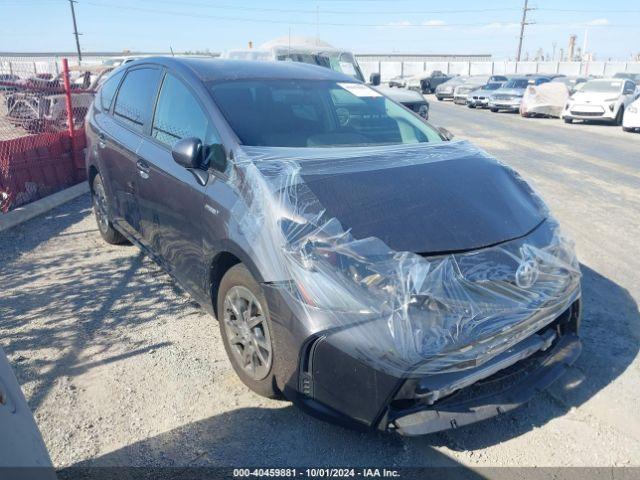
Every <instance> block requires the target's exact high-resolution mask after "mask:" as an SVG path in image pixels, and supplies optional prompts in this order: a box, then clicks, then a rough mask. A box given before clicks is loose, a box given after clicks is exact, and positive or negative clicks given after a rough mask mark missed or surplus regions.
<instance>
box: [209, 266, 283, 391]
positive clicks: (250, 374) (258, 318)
mask: <svg viewBox="0 0 640 480" xmlns="http://www.w3.org/2000/svg"><path fill="white" fill-rule="evenodd" d="M216 314H217V316H218V323H219V324H220V333H221V335H222V341H223V343H224V348H225V350H226V352H227V356H228V357H229V360H230V361H231V366H232V367H233V369H234V370H235V372H236V374H237V375H238V377H240V380H242V383H244V384H245V385H246V386H247V387H249V388H250V389H251V390H253V391H254V392H256V393H257V394H258V395H262V396H263V397H267V398H277V397H279V396H280V392H279V391H278V389H277V387H276V382H275V377H274V370H275V368H274V361H275V355H274V350H273V340H272V329H271V320H270V318H269V310H268V308H267V301H266V299H265V296H264V293H263V292H262V288H260V285H259V284H258V282H256V281H255V279H254V278H253V276H252V275H251V273H250V272H249V270H248V269H247V267H245V266H244V265H243V264H242V263H239V264H237V265H234V266H233V267H231V268H230V269H229V271H228V272H227V273H225V275H224V277H222V281H221V282H220V288H219V290H218V303H217V312H216Z"/></svg>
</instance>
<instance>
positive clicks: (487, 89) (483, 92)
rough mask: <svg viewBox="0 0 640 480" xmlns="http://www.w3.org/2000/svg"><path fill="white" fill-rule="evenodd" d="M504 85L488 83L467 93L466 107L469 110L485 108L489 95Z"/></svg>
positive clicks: (501, 83) (502, 83)
mask: <svg viewBox="0 0 640 480" xmlns="http://www.w3.org/2000/svg"><path fill="white" fill-rule="evenodd" d="M502 85H504V82H489V83H487V84H485V85H483V86H482V87H480V88H478V89H476V90H474V91H473V92H471V93H469V95H468V96H467V106H468V107H469V108H486V107H487V105H488V104H489V95H491V93H492V92H494V91H495V90H497V89H499V88H500V87H502Z"/></svg>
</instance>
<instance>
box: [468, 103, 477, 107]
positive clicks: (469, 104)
mask: <svg viewBox="0 0 640 480" xmlns="http://www.w3.org/2000/svg"><path fill="white" fill-rule="evenodd" d="M467 107H469V108H476V106H475V105H473V104H471V103H467Z"/></svg>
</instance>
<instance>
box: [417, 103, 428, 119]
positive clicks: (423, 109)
mask: <svg viewBox="0 0 640 480" xmlns="http://www.w3.org/2000/svg"><path fill="white" fill-rule="evenodd" d="M418 115H420V116H421V117H423V118H427V117H428V116H429V105H420V108H419V109H418Z"/></svg>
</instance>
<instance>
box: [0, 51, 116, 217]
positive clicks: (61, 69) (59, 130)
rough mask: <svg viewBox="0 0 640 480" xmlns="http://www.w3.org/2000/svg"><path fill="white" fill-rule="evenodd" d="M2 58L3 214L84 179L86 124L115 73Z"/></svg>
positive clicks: (0, 198) (0, 179)
mask: <svg viewBox="0 0 640 480" xmlns="http://www.w3.org/2000/svg"><path fill="white" fill-rule="evenodd" d="M62 63H63V65H60V64H59V63H58V62H42V61H33V60H30V59H27V58H15V57H11V58H8V59H7V58H2V57H0V211H2V212H7V211H8V210H10V209H12V208H15V207H17V206H20V205H22V204H25V203H28V202H31V201H33V200H36V199H38V198H41V197H43V196H46V195H49V194H51V193H53V192H55V191H58V190H61V189H63V188H65V187H68V186H70V185H73V184H75V183H77V182H79V181H81V180H83V178H84V169H83V163H84V162H83V154H82V150H83V149H84V146H85V140H84V130H83V123H84V117H85V115H86V112H87V110H88V108H89V106H90V104H91V101H92V100H93V96H94V93H95V90H96V88H97V87H98V85H99V84H100V83H101V82H102V81H103V80H104V79H105V78H106V77H107V75H108V74H109V72H110V70H111V69H112V67H111V68H110V67H101V66H91V67H84V68H81V67H72V68H71V69H69V68H66V62H64V61H63V62H62Z"/></svg>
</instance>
